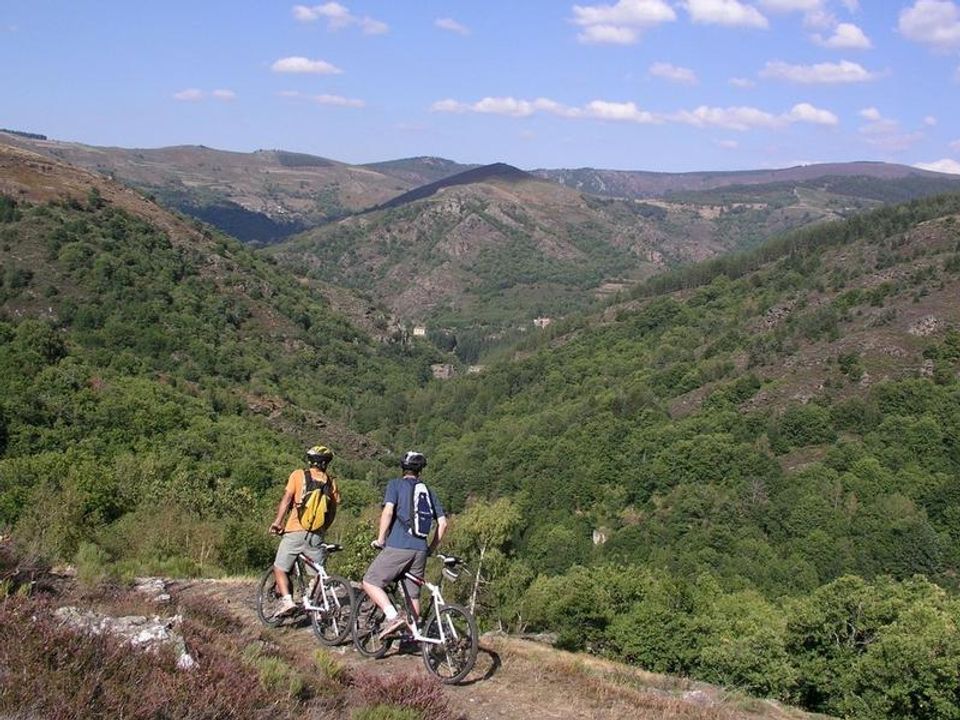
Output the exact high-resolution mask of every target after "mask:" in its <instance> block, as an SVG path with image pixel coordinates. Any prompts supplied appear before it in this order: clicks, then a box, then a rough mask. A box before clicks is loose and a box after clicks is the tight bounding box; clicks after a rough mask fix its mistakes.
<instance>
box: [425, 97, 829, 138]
mask: <svg viewBox="0 0 960 720" xmlns="http://www.w3.org/2000/svg"><path fill="white" fill-rule="evenodd" d="M430 109H431V110H432V111H433V112H444V113H487V114H493V115H506V116H509V117H518V118H522V117H529V116H531V115H533V114H535V113H548V114H551V115H558V116H561V117H566V118H576V119H593V120H608V121H611V122H632V123H641V124H655V123H679V124H684V125H693V126H695V127H718V128H723V129H726V130H738V131H744V130H751V129H754V128H779V127H783V126H786V125H790V124H792V123H811V124H815V125H836V124H837V123H838V120H837V117H836V115H834V114H833V113H832V112H830V111H828V110H821V109H819V108H816V107H814V106H813V105H810V104H809V103H800V104H798V105H794V106H793V108H792V109H791V110H790V111H789V112H786V113H782V114H780V115H775V114H773V113H770V112H766V111H764V110H760V109H758V108H753V107H726V108H720V107H709V106H706V105H701V106H700V107H698V108H695V109H694V110H680V111H677V112H674V113H668V114H659V113H653V112H650V111H649V110H644V109H643V108H641V107H639V106H638V105H637V104H636V103H633V102H616V101H610V100H593V101H591V102H589V103H587V104H586V105H583V106H582V107H573V106H570V105H564V104H563V103H559V102H557V101H555V100H550V99H548V98H537V99H536V100H523V99H518V98H513V97H486V98H483V99H482V100H479V101H477V102H473V103H466V102H461V101H459V100H453V99H446V100H439V101H437V102H435V103H433V105H432V106H431V108H430Z"/></svg>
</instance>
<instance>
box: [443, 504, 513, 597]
mask: <svg viewBox="0 0 960 720" xmlns="http://www.w3.org/2000/svg"><path fill="white" fill-rule="evenodd" d="M520 519H521V518H520V510H519V508H518V507H517V505H516V503H515V502H514V501H513V500H511V499H510V498H506V497H503V498H500V499H499V500H497V501H496V502H493V503H490V502H488V501H486V500H474V501H473V502H471V503H470V504H469V505H468V506H467V509H466V510H465V511H464V512H463V513H461V514H460V515H459V516H458V517H457V519H456V543H457V547H462V548H463V549H464V554H466V555H468V557H470V558H472V559H474V562H475V563H476V569H475V571H474V577H473V588H472V590H471V592H470V601H469V606H470V612H472V613H475V612H476V608H477V598H478V596H479V594H480V586H481V585H482V584H484V583H485V582H486V580H485V579H484V577H483V574H482V573H483V564H484V561H485V560H486V558H487V554H488V553H489V552H491V551H493V552H496V553H497V554H498V555H500V553H501V551H502V549H503V546H504V545H505V544H506V543H507V541H508V540H509V539H510V537H511V535H512V534H513V531H514V530H515V529H516V528H517V526H518V525H519V524H520ZM497 560H498V561H500V564H502V556H501V557H498V558H497Z"/></svg>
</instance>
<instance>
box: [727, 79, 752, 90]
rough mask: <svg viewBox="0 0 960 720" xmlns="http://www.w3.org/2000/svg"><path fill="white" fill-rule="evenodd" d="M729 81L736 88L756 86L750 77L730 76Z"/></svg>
mask: <svg viewBox="0 0 960 720" xmlns="http://www.w3.org/2000/svg"><path fill="white" fill-rule="evenodd" d="M729 82H730V84H731V85H733V86H734V87H738V88H752V87H756V86H757V84H756V83H755V82H754V81H753V80H751V79H750V78H741V77H735V78H730V80H729Z"/></svg>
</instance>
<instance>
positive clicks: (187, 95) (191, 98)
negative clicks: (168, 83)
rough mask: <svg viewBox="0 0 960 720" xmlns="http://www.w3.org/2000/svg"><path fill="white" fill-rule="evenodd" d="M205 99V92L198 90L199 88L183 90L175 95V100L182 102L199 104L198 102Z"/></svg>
mask: <svg viewBox="0 0 960 720" xmlns="http://www.w3.org/2000/svg"><path fill="white" fill-rule="evenodd" d="M203 97H204V93H203V90H198V89H197V88H187V89H186V90H181V91H180V92H176V93H174V94H173V99H174V100H180V101H181V102H197V101H198V100H203Z"/></svg>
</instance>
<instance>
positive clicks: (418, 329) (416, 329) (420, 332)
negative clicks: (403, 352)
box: [413, 325, 427, 337]
mask: <svg viewBox="0 0 960 720" xmlns="http://www.w3.org/2000/svg"><path fill="white" fill-rule="evenodd" d="M413 336H414V337H426V336H427V327H426V326H425V325H414V326H413Z"/></svg>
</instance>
